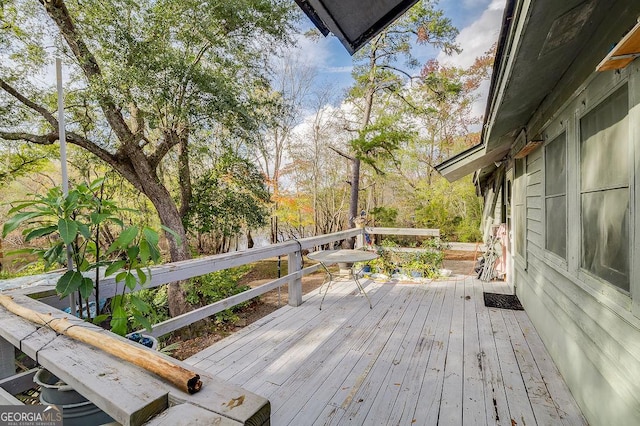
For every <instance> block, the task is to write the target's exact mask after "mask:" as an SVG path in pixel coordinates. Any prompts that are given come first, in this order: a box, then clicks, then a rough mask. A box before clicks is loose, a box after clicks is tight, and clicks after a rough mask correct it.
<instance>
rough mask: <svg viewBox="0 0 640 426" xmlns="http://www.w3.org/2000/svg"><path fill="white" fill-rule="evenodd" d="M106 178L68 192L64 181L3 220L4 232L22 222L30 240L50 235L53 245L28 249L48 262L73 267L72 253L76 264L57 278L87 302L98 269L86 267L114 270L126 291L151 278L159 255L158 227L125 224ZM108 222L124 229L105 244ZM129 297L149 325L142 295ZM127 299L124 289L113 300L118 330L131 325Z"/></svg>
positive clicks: (63, 292)
mask: <svg viewBox="0 0 640 426" xmlns="http://www.w3.org/2000/svg"><path fill="white" fill-rule="evenodd" d="M103 184H104V181H103V179H98V180H95V181H93V182H91V184H89V185H87V184H80V185H77V186H76V187H75V188H73V189H71V190H70V191H69V193H68V194H67V195H66V196H65V195H64V194H63V192H62V189H61V188H60V187H54V188H52V189H50V190H49V191H48V192H47V193H46V194H45V195H35V196H34V198H33V199H31V200H23V201H18V202H16V205H15V206H14V207H13V208H12V209H11V210H9V215H13V216H10V217H9V219H8V220H7V221H6V222H5V223H4V225H3V228H2V236H3V237H6V236H7V234H9V233H10V232H12V231H14V230H17V229H18V228H22V229H23V230H22V234H23V235H24V236H25V241H26V242H31V241H34V240H35V239H38V238H40V239H41V238H44V237H47V238H48V241H50V246H49V247H45V248H33V249H28V251H29V252H30V253H31V254H35V255H37V256H38V257H39V258H40V259H43V260H44V262H45V267H46V268H49V267H51V266H52V265H60V266H67V267H69V265H68V264H67V262H68V260H67V256H69V257H70V259H71V262H72V267H71V268H69V270H68V271H67V272H65V273H64V274H63V275H62V276H61V277H60V278H59V279H58V282H57V284H56V292H57V293H58V294H59V295H60V297H61V298H62V297H66V296H68V295H70V294H72V293H74V292H78V294H79V296H80V300H81V301H85V302H86V303H87V304H88V303H89V298H90V297H91V296H95V297H96V299H99V281H98V276H99V275H98V274H96V275H95V281H94V278H90V275H89V274H88V273H89V272H91V271H94V270H97V269H98V268H100V267H103V268H105V276H110V275H114V274H115V279H116V282H117V283H123V284H124V285H123V287H122V291H123V293H124V290H125V288H128V289H129V290H134V289H135V288H136V287H137V286H138V283H139V284H140V285H144V284H145V282H146V281H147V280H148V278H149V275H148V272H147V270H146V266H147V265H148V264H149V263H157V262H158V261H159V260H160V257H161V256H160V250H159V248H158V241H159V236H158V233H157V232H156V231H154V230H152V229H150V228H146V227H145V228H140V227H138V226H136V225H131V226H125V225H124V223H123V222H122V221H121V220H120V218H119V217H118V216H117V215H118V214H119V212H120V211H121V209H120V208H119V207H118V206H116V205H115V203H113V202H112V201H109V200H104V199H102V198H101V197H100V196H99V194H100V192H101V188H102V186H103ZM109 225H111V226H114V227H117V228H119V229H120V232H119V234H118V236H117V238H115V240H114V241H113V242H112V243H111V244H110V245H108V246H105V247H102V241H101V239H100V236H101V229H104V228H105V227H107V226H109ZM126 301H127V302H128V303H129V305H131V306H133V308H130V310H131V312H132V315H133V317H134V318H135V319H136V321H138V322H139V323H144V324H146V325H147V326H150V324H149V323H148V321H146V320H145V318H144V315H145V314H147V313H148V307H147V306H145V304H144V303H143V301H142V300H141V299H139V298H138V296H136V295H131V296H129V297H128V299H127V300H126ZM124 302H125V299H124V298H123V296H122V295H119V296H116V297H114V298H113V299H112V301H111V311H112V320H111V326H112V329H113V331H114V332H116V333H119V334H124V333H125V332H126V328H127V314H126V312H125V307H124V305H123V304H124ZM87 310H88V309H87ZM89 319H90V318H89Z"/></svg>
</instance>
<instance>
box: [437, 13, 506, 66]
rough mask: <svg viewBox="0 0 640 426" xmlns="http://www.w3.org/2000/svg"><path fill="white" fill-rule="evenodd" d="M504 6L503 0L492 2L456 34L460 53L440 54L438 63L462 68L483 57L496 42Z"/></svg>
mask: <svg viewBox="0 0 640 426" xmlns="http://www.w3.org/2000/svg"><path fill="white" fill-rule="evenodd" d="M504 5H505V0H492V1H491V3H489V5H488V6H487V8H486V9H485V10H484V12H483V13H482V15H480V17H479V18H478V19H477V20H475V21H474V22H473V23H472V24H471V25H469V26H467V27H465V28H463V29H462V30H461V31H460V34H458V37H457V38H456V41H457V42H458V44H459V45H460V47H462V53H460V54H459V55H452V56H448V55H446V54H445V53H444V52H440V53H439V54H438V57H437V59H438V61H439V62H440V63H443V64H448V65H453V66H457V67H462V68H466V67H469V66H471V65H472V64H473V61H474V60H475V59H476V58H477V57H478V56H481V55H483V54H484V53H485V52H486V51H487V50H489V49H490V48H491V46H492V45H493V44H494V43H495V42H496V41H497V40H498V36H499V35H500V27H501V23H502V11H503V9H504Z"/></svg>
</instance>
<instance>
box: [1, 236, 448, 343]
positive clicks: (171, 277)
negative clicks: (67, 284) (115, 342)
mask: <svg viewBox="0 0 640 426" xmlns="http://www.w3.org/2000/svg"><path fill="white" fill-rule="evenodd" d="M364 233H367V234H370V235H405V236H422V237H436V238H438V237H439V236H440V231H439V230H438V229H412V228H365V229H362V228H356V229H350V230H346V231H341V232H336V233H332V234H326V235H319V236H315V237H308V238H301V239H299V240H290V241H285V242H282V243H277V244H272V245H269V246H266V247H259V248H252V249H248V250H242V251H237V252H232V253H224V254H218V255H213V256H205V257H200V258H197V259H190V260H184V261H180V262H172V263H166V264H163V265H158V266H152V267H151V268H150V272H151V279H150V280H149V281H148V282H147V283H146V284H145V285H144V287H142V286H138V287H137V288H136V289H135V290H134V291H136V290H139V289H141V288H154V287H158V286H160V285H163V284H167V283H171V282H176V281H183V280H187V279H190V278H194V277H199V276H202V275H206V274H209V273H211V272H216V271H220V270H224V269H229V268H233V267H236V266H242V265H247V264H250V263H253V262H257V261H260V260H264V259H268V258H273V257H276V256H287V257H288V271H287V272H288V273H287V275H285V276H283V277H280V278H278V279H275V280H273V281H270V282H268V283H266V284H263V285H261V286H259V287H255V288H252V289H250V290H247V291H245V292H242V293H239V294H236V295H234V296H231V297H228V298H226V299H223V300H220V301H218V302H215V303H213V304H210V305H207V306H204V307H201V308H198V309H196V310H193V311H190V312H187V313H185V314H183V315H180V316H177V317H174V318H171V319H168V320H166V321H163V322H161V323H158V324H155V325H154V326H153V329H152V330H151V331H150V332H149V331H147V333H149V334H151V335H153V336H155V337H160V336H163V335H165V334H168V333H170V332H172V331H175V330H179V329H181V328H183V327H186V326H188V325H190V324H193V323H194V322H196V321H199V320H201V319H204V318H207V317H209V316H211V315H215V314H217V313H219V312H222V311H224V310H226V309H229V308H231V307H233V306H235V305H238V304H240V303H243V302H246V301H248V300H251V299H253V298H255V297H257V296H260V295H261V294H264V293H266V292H268V291H271V290H273V289H275V288H278V287H281V286H282V285H284V284H288V296H289V297H288V300H289V305H291V306H299V305H300V304H301V303H302V277H303V276H304V275H308V274H311V273H313V272H315V271H317V270H318V269H319V267H320V265H312V266H309V267H306V268H303V267H302V265H303V262H302V252H303V251H304V250H309V249H314V248H317V247H319V246H323V245H327V244H328V245H332V244H334V243H336V242H339V241H342V240H345V239H348V238H352V237H356V245H357V246H360V247H361V246H362V245H363V236H364ZM57 279H58V274H48V275H45V276H38V277H34V280H35V282H31V283H29V281H28V277H25V278H19V279H16V280H14V281H15V283H17V285H18V286H19V287H20V288H15V289H14V290H13V291H12V293H17V294H26V295H29V296H31V297H34V298H36V299H38V300H39V301H41V302H43V303H46V304H49V305H52V306H55V307H58V308H60V307H64V306H65V302H66V301H61V300H60V299H59V298H58V296H57V295H56V294H55V283H56V282H57ZM0 287H3V288H4V289H5V291H6V290H8V289H10V287H11V286H9V285H7V284H6V283H5V284H4V285H0ZM122 287H123V284H117V283H116V282H115V279H114V276H111V277H107V278H102V279H101V280H100V296H101V298H102V297H104V298H109V297H113V296H114V295H116V294H118V293H119V292H122ZM126 291H127V292H129V291H130V290H129V289H126Z"/></svg>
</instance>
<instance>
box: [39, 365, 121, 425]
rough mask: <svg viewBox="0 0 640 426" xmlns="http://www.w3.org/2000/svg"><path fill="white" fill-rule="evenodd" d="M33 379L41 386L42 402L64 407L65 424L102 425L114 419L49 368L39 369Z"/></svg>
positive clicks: (63, 417)
mask: <svg viewBox="0 0 640 426" xmlns="http://www.w3.org/2000/svg"><path fill="white" fill-rule="evenodd" d="M33 381H34V382H35V383H36V384H38V385H39V386H40V402H41V403H42V404H45V405H59V406H61V407H62V419H63V422H64V426H87V425H102V424H105V423H111V422H113V421H114V420H113V419H112V418H111V417H109V415H108V414H107V413H105V412H104V411H102V410H101V409H99V408H98V407H97V406H96V405H95V404H94V403H92V402H91V401H89V400H88V399H87V398H85V397H84V396H82V395H80V394H79V393H78V392H76V391H75V390H73V388H72V387H71V386H69V385H67V384H66V383H64V382H63V381H61V380H60V379H59V378H57V377H56V376H55V375H53V374H52V373H51V372H50V371H48V370H45V369H41V370H38V372H37V373H36V375H35V376H34V377H33Z"/></svg>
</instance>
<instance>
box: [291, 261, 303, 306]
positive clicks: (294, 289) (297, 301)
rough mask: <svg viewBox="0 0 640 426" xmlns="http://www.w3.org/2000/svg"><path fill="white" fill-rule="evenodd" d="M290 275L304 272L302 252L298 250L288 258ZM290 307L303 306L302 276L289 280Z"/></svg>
mask: <svg viewBox="0 0 640 426" xmlns="http://www.w3.org/2000/svg"><path fill="white" fill-rule="evenodd" d="M288 269H289V271H288V272H289V274H293V273H296V272H298V271H301V270H302V251H301V250H297V251H294V252H292V253H289V257H288ZM289 305H291V306H300V305H302V275H300V276H299V277H297V278H292V279H291V280H289Z"/></svg>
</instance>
